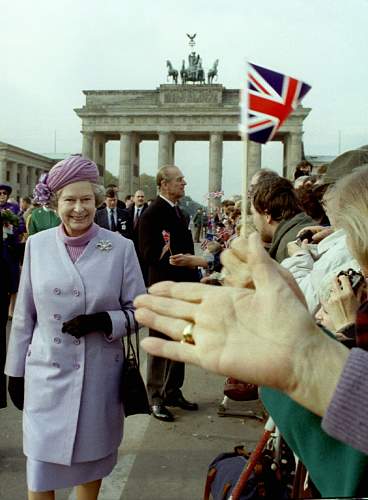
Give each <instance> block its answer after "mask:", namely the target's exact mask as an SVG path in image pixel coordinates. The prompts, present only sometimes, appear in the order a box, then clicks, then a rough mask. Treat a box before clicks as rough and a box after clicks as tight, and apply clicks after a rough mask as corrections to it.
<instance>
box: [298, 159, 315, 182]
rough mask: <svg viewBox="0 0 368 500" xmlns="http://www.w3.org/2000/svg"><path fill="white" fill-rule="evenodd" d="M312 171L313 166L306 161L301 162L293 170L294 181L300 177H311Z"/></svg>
mask: <svg viewBox="0 0 368 500" xmlns="http://www.w3.org/2000/svg"><path fill="white" fill-rule="evenodd" d="M312 169H313V165H312V164H311V163H310V162H309V161H307V160H303V161H301V162H300V163H298V165H297V166H296V168H295V172H294V180H295V179H297V178H298V177H301V176H302V175H311V173H312Z"/></svg>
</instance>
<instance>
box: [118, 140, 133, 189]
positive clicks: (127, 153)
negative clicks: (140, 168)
mask: <svg viewBox="0 0 368 500" xmlns="http://www.w3.org/2000/svg"><path fill="white" fill-rule="evenodd" d="M131 156H132V134H131V132H128V133H124V134H121V135H120V165H119V197H120V199H124V198H125V196H126V195H127V194H131V192H132V164H131Z"/></svg>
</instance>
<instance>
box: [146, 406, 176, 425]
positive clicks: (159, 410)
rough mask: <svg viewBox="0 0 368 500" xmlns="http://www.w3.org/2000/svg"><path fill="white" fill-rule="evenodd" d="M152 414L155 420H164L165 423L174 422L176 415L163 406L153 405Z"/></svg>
mask: <svg viewBox="0 0 368 500" xmlns="http://www.w3.org/2000/svg"><path fill="white" fill-rule="evenodd" d="M151 413H152V415H153V416H154V417H155V418H157V419H158V420H162V421H163V422H173V421H174V415H173V414H172V413H171V411H169V410H168V409H167V408H165V406H164V405H162V404H158V405H152V406H151Z"/></svg>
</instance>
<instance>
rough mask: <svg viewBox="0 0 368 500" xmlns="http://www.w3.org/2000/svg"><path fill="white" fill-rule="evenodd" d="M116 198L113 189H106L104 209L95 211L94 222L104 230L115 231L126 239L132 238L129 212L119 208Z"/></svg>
mask: <svg viewBox="0 0 368 500" xmlns="http://www.w3.org/2000/svg"><path fill="white" fill-rule="evenodd" d="M117 205H118V197H117V195H116V192H115V191H114V189H111V188H110V189H108V190H107V191H106V194H105V208H103V209H102V210H97V211H96V215H95V222H96V224H98V225H99V226H101V227H104V228H105V229H109V230H110V231H113V232H115V231H117V232H118V233H120V234H121V235H122V236H125V237H126V238H131V237H132V227H131V222H130V217H129V212H128V210H127V209H125V208H119V207H118V206H117Z"/></svg>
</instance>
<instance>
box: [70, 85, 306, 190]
mask: <svg viewBox="0 0 368 500" xmlns="http://www.w3.org/2000/svg"><path fill="white" fill-rule="evenodd" d="M84 94H85V96H86V103H85V105H84V106H83V107H82V108H80V109H75V112H76V113H77V115H78V116H79V117H80V118H81V119H82V134H83V154H84V155H86V156H87V157H89V158H91V159H92V160H94V161H95V162H96V163H97V165H98V167H99V170H100V175H101V176H103V174H104V171H105V147H106V143H107V142H108V141H113V140H117V141H120V168H119V191H120V195H121V196H123V195H126V194H128V193H132V192H134V191H135V190H136V189H137V188H138V187H139V173H140V172H139V145H140V143H141V141H145V140H146V141H158V143H159V148H158V149H159V150H158V158H157V166H158V167H160V166H162V165H165V164H172V163H174V162H175V143H176V142H177V141H208V142H209V175H208V191H209V192H216V191H221V187H222V156H223V155H222V150H223V142H224V141H239V140H240V135H239V132H238V126H239V116H240V113H239V90H237V89H226V88H225V87H224V86H222V85H218V84H211V85H208V84H202V85H190V84H184V85H180V84H179V85H173V84H166V85H160V87H159V88H157V89H156V90H100V91H98V90H86V91H84ZM309 111H310V108H304V107H302V106H299V107H298V108H297V109H296V110H295V111H294V113H292V115H291V116H290V117H289V118H288V119H287V121H286V122H285V123H284V124H283V125H282V127H281V128H280V129H279V130H278V132H277V134H276V135H275V137H274V139H273V140H275V141H281V142H282V143H283V145H284V165H283V168H284V175H286V176H288V177H291V175H292V173H293V170H294V168H295V166H296V164H297V163H298V162H299V161H300V160H301V159H302V135H303V121H304V119H305V118H306V117H307V116H308V114H309ZM261 162H262V154H261V145H260V144H258V143H255V142H251V141H249V144H248V167H249V176H252V175H253V174H254V172H256V171H257V170H259V169H260V168H261Z"/></svg>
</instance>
